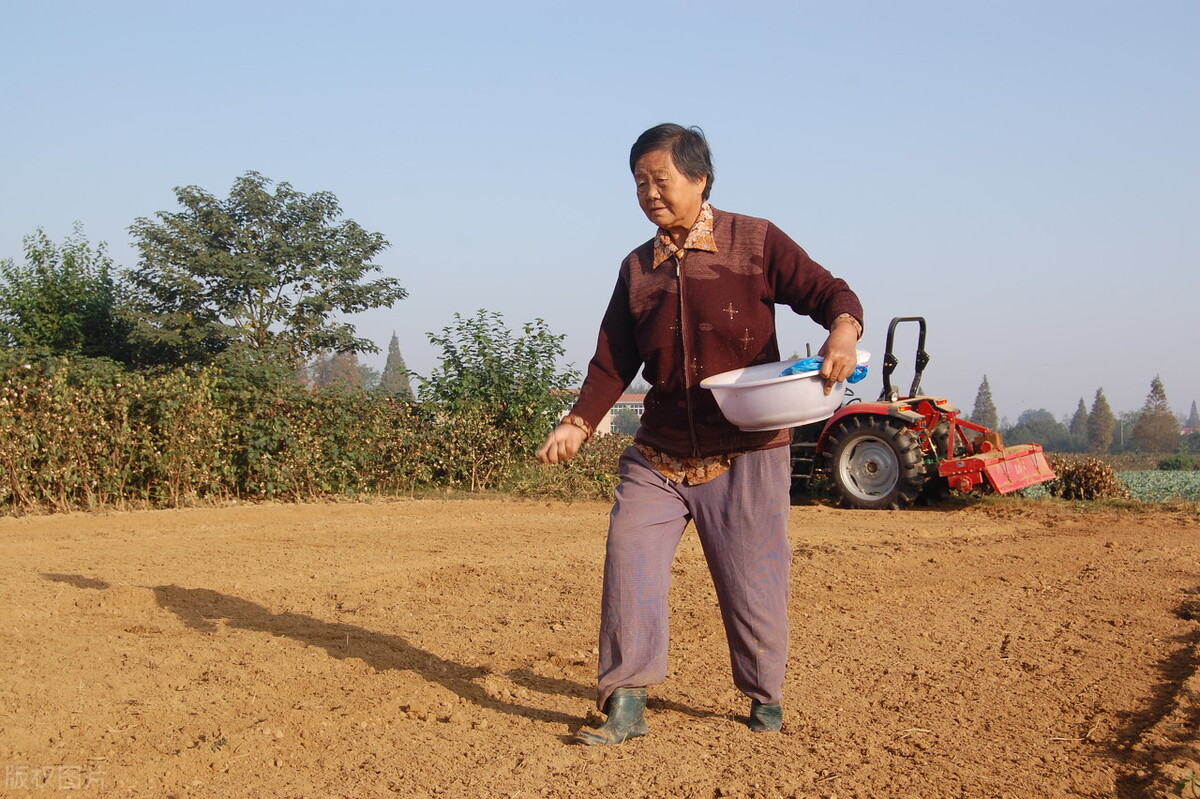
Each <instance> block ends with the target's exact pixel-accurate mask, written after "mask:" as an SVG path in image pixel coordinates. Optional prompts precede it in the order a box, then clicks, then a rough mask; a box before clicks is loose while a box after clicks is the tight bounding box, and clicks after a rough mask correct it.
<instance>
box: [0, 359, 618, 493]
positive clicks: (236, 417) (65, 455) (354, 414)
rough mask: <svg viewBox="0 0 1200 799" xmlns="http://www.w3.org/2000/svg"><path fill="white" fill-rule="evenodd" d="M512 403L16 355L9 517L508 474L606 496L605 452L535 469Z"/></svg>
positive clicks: (0, 487)
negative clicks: (447, 402) (508, 407)
mask: <svg viewBox="0 0 1200 799" xmlns="http://www.w3.org/2000/svg"><path fill="white" fill-rule="evenodd" d="M504 410H505V409H502V408H489V407H486V406H483V405H475V406H468V407H460V408H458V409H456V411H455V412H454V413H453V414H450V413H444V412H441V411H440V410H439V408H438V406H436V405H433V404H428V403H427V404H424V405H417V404H413V403H407V402H401V401H398V400H396V399H395V398H392V397H387V396H382V395H373V394H369V393H366V392H363V391H358V390H347V389H340V388H322V389H319V390H312V391H310V390H308V389H306V388H304V387H303V386H301V385H299V384H298V383H297V382H296V380H295V378H294V376H292V375H291V374H290V373H281V372H280V371H279V370H277V369H272V368H270V367H266V366H255V365H252V364H240V365H234V366H226V367H225V368H206V369H203V370H199V371H193V372H186V371H174V372H169V373H164V374H159V375H149V374H144V373H136V372H125V371H122V370H121V369H119V368H118V367H116V366H115V365H111V364H108V363H107V362H102V361H90V360H70V359H43V360H36V359H21V358H19V357H17V356H16V355H15V354H12V353H10V354H8V355H7V356H4V358H3V359H2V360H0V465H2V468H3V472H2V473H0V513H20V512H29V511H34V510H43V509H51V510H60V511H66V510H76V509H91V508H98V507H106V506H120V505H127V504H140V505H150V506H163V507H177V506H182V505H188V504H194V503H197V502H202V501H211V500H225V499H235V498H237V499H283V500H300V499H311V498H316V497H321V496H332V495H361V494H394V493H400V492H405V493H407V492H412V491H417V490H421V489H426V488H431V489H443V488H456V489H467V490H475V491H483V490H492V489H497V488H502V487H506V485H507V484H513V483H515V484H516V485H514V487H515V488H517V489H518V490H522V491H524V492H525V493H530V494H552V495H556V496H567V495H569V496H597V495H602V494H605V493H608V492H610V491H611V488H610V484H611V482H613V481H615V477H610V475H608V474H605V473H604V470H605V469H606V468H612V470H613V472H612V473H613V475H615V459H612V458H610V459H608V461H611V463H609V462H608V461H606V460H605V458H604V457H603V455H604V453H605V452H606V450H605V448H604V447H603V446H599V445H596V446H589V447H588V448H587V449H585V453H589V454H588V455H587V457H583V458H581V459H580V461H579V463H578V465H573V468H572V469H571V470H569V471H562V470H560V471H559V472H555V471H553V470H549V469H541V470H539V469H537V468H535V467H533V466H531V465H530V460H531V456H532V453H531V452H529V451H528V450H529V444H528V441H529V439H530V436H529V431H524V430H521V431H518V430H513V429H510V428H511V427H512V425H506V424H505V423H504V419H505V418H506V415H505V413H504ZM606 463H607V464H608V465H605V464H606ZM539 474H540V475H541V477H540V478H539Z"/></svg>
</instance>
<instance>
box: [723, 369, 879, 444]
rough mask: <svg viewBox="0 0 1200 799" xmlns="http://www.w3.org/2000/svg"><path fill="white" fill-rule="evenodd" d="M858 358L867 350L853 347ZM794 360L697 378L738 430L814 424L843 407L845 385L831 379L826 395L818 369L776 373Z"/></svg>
mask: <svg viewBox="0 0 1200 799" xmlns="http://www.w3.org/2000/svg"><path fill="white" fill-rule="evenodd" d="M857 354H858V362H859V363H860V364H865V363H866V362H867V361H868V360H869V359H870V357H871V353H869V352H866V351H864V350H858V353H857ZM795 362H796V361H795V360H790V361H777V362H775V363H760V364H758V365H756V366H747V367H746V368H745V369H734V370H733V371H732V372H722V373H721V374H719V375H713V376H712V377H708V378H705V379H704V380H702V381H700V385H701V386H702V387H703V388H707V389H708V390H710V391H711V392H712V393H713V397H714V398H715V399H716V400H717V405H718V406H719V407H720V409H721V413H723V414H725V418H726V419H728V420H729V421H730V422H732V423H733V424H735V425H737V426H738V427H739V428H741V429H742V430H746V431H749V432H757V431H760V430H782V429H784V428H786V427H798V426H799V425H802V424H810V423H812V422H819V421H821V420H822V419H828V418H829V417H830V416H833V414H834V411H836V410H837V409H838V408H840V407H841V405H842V399H843V398H844V397H845V395H846V384H845V383H844V382H842V383H834V385H833V390H832V391H830V392H829V394H828V395H826V394H825V381H824V380H823V379H821V374H820V372H815V371H814V372H801V373H799V374H794V375H788V376H787V377H780V376H779V373H780V372H782V371H783V370H784V369H786V368H787V367H789V366H791V365H792V364H793V363H795Z"/></svg>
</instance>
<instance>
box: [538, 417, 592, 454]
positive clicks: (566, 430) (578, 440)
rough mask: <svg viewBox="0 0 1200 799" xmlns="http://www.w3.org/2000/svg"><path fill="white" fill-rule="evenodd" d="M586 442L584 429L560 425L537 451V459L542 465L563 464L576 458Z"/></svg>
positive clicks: (570, 425) (571, 425)
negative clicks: (576, 454)
mask: <svg viewBox="0 0 1200 799" xmlns="http://www.w3.org/2000/svg"><path fill="white" fill-rule="evenodd" d="M586 440H587V433H586V432H584V430H583V428H581V427H576V426H575V425H573V424H560V425H559V426H558V427H556V428H554V430H553V431H551V433H550V435H548V436H547V437H546V443H545V444H542V448H541V449H539V450H538V451H537V459H538V460H539V461H541V462H542V463H563V462H564V461H568V460H570V459H571V458H573V457H575V453H576V452H579V448H580V447H582V446H583V442H584V441H586Z"/></svg>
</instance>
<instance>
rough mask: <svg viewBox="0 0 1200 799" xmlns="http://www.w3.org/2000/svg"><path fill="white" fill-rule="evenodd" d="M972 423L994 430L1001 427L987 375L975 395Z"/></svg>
mask: <svg viewBox="0 0 1200 799" xmlns="http://www.w3.org/2000/svg"><path fill="white" fill-rule="evenodd" d="M971 421H972V422H974V423H975V424H981V425H983V426H984V427H987V428H990V429H992V430H995V429H997V428H998V427H999V424H1000V422H999V418H998V417H997V415H996V403H995V402H994V401H993V400H992V387H991V386H989V385H988V379H987V375H984V376H983V382H982V383H980V384H979V391H978V392H977V393H976V394H975V409H974V410H972V411H971Z"/></svg>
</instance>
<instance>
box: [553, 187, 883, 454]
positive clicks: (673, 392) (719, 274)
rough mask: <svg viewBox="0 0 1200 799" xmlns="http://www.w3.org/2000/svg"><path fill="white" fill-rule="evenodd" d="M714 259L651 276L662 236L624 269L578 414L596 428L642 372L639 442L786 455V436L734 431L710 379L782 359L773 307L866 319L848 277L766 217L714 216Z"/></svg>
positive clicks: (693, 450)
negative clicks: (645, 388)
mask: <svg viewBox="0 0 1200 799" xmlns="http://www.w3.org/2000/svg"><path fill="white" fill-rule="evenodd" d="M713 235H714V238H715V239H716V245H717V251H716V252H705V251H703V250H688V251H687V255H686V256H685V257H684V258H683V260H682V262H680V261H677V260H676V259H675V258H672V259H670V260H668V261H666V262H665V263H662V264H660V265H659V266H658V268H654V267H653V266H652V264H653V252H654V239H651V240H650V241H648V242H646V243H645V244H643V245H642V246H640V247H638V248H637V249H635V250H634V251H633V252H631V253H630V254H629V255H628V256H626V258H625V260H624V261H622V262H621V271H620V274H619V276H618V278H617V285H616V288H615V289H614V290H613V294H612V299H611V300H610V301H609V304H608V310H607V311H605V314H604V320H603V322H602V323H601V325H600V335H599V339H598V341H597V344H596V354H595V355H594V356H593V357H592V360H591V362H590V363H589V364H588V371H587V377H586V378H585V380H584V383H583V388H582V389H581V390H580V393H579V398H578V400H577V401H576V403H575V405H574V407H573V408H572V409H571V413H573V414H575V415H577V416H579V417H581V418H583V419H584V420H585V421H586V422H587V423H588V424H590V425H591V426H592V427H593V429H594V428H595V427H596V426H597V425H598V424H599V423H600V420H601V419H603V418H604V415H605V414H606V413H608V411H609V409H610V408H611V407H612V406H613V403H615V402H616V401H617V399H618V398H619V397H620V396H621V393H622V392H623V391H624V390H625V387H626V386H628V385H629V384H630V383H631V382H633V380H634V378H635V377H637V373H638V369H639V368H641V367H643V366H644V367H645V368H644V370H643V372H642V374H643V377H644V378H645V380H646V382H648V383H649V384H650V391H649V393H648V394H647V395H646V399H645V413H644V414H643V416H642V419H641V427H640V428H639V430H638V433H637V437H636V441H637V442H638V443H642V444H647V445H649V446H651V447H654V448H655V449H657V450H659V451H661V452H665V453H668V454H671V455H676V456H681V457H703V456H709V455H719V454H725V453H733V452H748V451H751V450H758V449H768V448H771V447H778V446H784V445H786V444H788V443H789V442H790V441H791V431H790V430H770V431H766V432H758V433H748V432H745V431H742V430H739V429H738V428H737V427H735V426H734V425H733V424H731V423H730V422H728V421H727V420H726V419H725V417H724V416H723V415H722V414H721V411H720V409H719V408H718V407H717V403H716V400H715V399H714V398H713V395H712V392H711V391H709V390H708V389H705V388H701V387H700V381H701V380H703V379H704V378H706V377H709V376H711V375H715V374H720V373H721V372H727V371H729V370H731V369H739V368H742V367H745V366H752V365H754V364H758V363H768V362H770V361H778V360H779V345H778V342H777V341H776V337H775V305H776V304H783V305H788V306H791V308H792V309H793V310H795V311H796V313H799V314H805V315H807V316H811V317H812V318H813V319H814V320H816V321H817V322H818V323H819V324H821V325H823V326H824V327H826V328H828V327H829V326H830V325H831V324H832V323H833V320H834V319H835V318H837V317H838V316H839V315H840V314H843V313H848V314H850V315H851V316H853V317H854V318H855V319H857V320H858V321H859V322H860V323H861V322H862V315H863V312H862V305H861V303H859V300H858V297H857V296H856V295H855V294H854V292H853V291H851V290H850V287H849V286H848V285H846V282H845V281H844V280H841V279H840V278H836V277H834V276H833V275H831V274H830V273H829V272H828V271H827V270H826V269H825V268H824V267H822V266H821V265H820V264H818V263H817V262H816V261H814V260H812V259H811V258H809V257H808V253H806V252H804V250H803V249H801V248H800V246H799V245H798V244H796V243H795V242H794V241H792V240H791V239H790V238H788V236H787V234H785V233H784V232H783V231H781V230H780V229H779V228H777V227H775V225H773V224H772V223H770V222H768V221H767V220H765V219H757V218H755V217H750V216H742V215H740V214H731V213H727V212H725V211H720V210H718V209H716V208H714V209H713Z"/></svg>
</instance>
